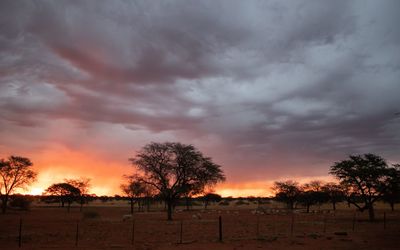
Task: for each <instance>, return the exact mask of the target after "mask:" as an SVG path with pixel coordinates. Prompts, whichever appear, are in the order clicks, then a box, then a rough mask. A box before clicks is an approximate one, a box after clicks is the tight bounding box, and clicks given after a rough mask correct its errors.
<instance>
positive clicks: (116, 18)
mask: <svg viewBox="0 0 400 250" xmlns="http://www.w3.org/2000/svg"><path fill="white" fill-rule="evenodd" d="M399 9H400V3H399V1H395V0H393V1H386V0H385V1H379V2H377V1H361V0H360V1H347V0H346V1H295V2H294V1H200V2H199V1H7V0H6V1H1V2H0V110H1V111H0V137H1V138H2V139H1V143H0V154H1V156H2V157H4V156H6V155H7V154H11V153H13V154H24V155H26V156H29V157H31V158H32V159H33V160H34V162H35V163H37V164H36V165H37V166H38V169H40V170H41V171H42V172H43V174H42V177H41V178H42V179H43V181H42V183H45V181H44V179H46V178H47V177H46V176H51V175H52V174H51V173H53V176H55V174H54V173H58V175H59V176H65V175H72V176H79V175H88V176H89V177H90V176H91V177H92V178H94V179H97V181H95V182H94V184H95V185H97V186H98V189H97V190H100V189H99V188H100V187H99V186H103V188H104V187H106V189H103V190H102V191H99V192H103V193H111V194H113V193H115V192H118V190H117V189H118V185H119V184H118V182H119V181H120V179H119V178H120V176H121V175H122V174H123V173H128V172H129V171H132V169H131V168H130V167H129V164H128V162H127V160H126V159H127V158H128V157H130V156H132V155H133V154H134V152H135V150H137V149H139V148H140V147H141V146H143V145H144V144H146V143H148V142H150V141H167V140H172V141H181V142H183V143H192V144H194V145H195V146H197V147H199V148H200V149H201V150H202V151H204V152H205V153H206V154H207V155H209V156H211V157H213V158H214V159H215V161H216V162H218V163H220V164H221V165H222V166H223V168H224V170H225V172H226V173H227V178H228V183H226V184H224V186H223V187H224V188H226V189H227V190H228V189H229V188H232V187H233V186H234V185H235V187H237V188H238V187H243V188H244V189H248V190H252V191H254V190H255V189H262V188H265V187H263V185H264V184H262V183H266V184H265V186H266V185H267V183H268V182H270V181H271V180H274V179H279V178H292V179H295V178H308V177H313V176H315V177H316V176H326V175H327V172H328V167H329V166H330V164H331V163H332V162H333V161H336V160H340V159H342V158H344V157H346V155H348V154H351V153H367V152H373V153H377V154H380V155H382V156H384V157H385V158H386V159H388V160H389V161H390V162H396V161H397V162H398V161H400V156H399V154H398V153H399V152H400V133H399V132H398V131H400V98H399V93H400V82H399V79H400V30H399V29H398V27H397V26H398V25H397V24H398V23H400V17H399V15H398V10H399ZM35 160H36V161H35ZM110 169H112V170H110ZM55 178H56V177H55ZM57 178H58V177H57ZM60 178H61V177H60ZM107 178H108V179H109V180H108V183H109V184H106V183H107ZM47 179H48V178H47ZM46 183H47V182H46ZM100 183H101V185H100ZM249 183H254V186H251V184H249ZM43 185H44V184H43ZM249 185H250V186H249ZM107 188H108V189H107Z"/></svg>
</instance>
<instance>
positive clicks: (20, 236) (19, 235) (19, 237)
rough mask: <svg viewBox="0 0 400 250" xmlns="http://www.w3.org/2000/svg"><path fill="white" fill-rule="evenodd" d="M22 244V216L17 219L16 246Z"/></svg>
mask: <svg viewBox="0 0 400 250" xmlns="http://www.w3.org/2000/svg"><path fill="white" fill-rule="evenodd" d="M21 245H22V218H20V219H19V233H18V247H21Z"/></svg>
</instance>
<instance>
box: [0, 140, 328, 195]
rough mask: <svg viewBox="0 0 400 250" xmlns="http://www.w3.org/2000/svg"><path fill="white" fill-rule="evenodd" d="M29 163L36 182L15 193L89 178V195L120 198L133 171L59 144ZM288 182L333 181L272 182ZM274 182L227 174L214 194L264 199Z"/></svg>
mask: <svg viewBox="0 0 400 250" xmlns="http://www.w3.org/2000/svg"><path fill="white" fill-rule="evenodd" d="M22 155H26V154H22ZM3 157H4V156H3ZM28 157H29V156H28ZM115 158H117V157H115ZM121 158H122V157H121ZM31 160H32V161H33V162H34V169H35V170H36V171H37V172H38V177H37V180H36V182H34V183H32V184H31V185H30V186H29V187H28V188H27V189H26V190H16V193H24V194H32V195H41V194H42V193H43V192H44V191H45V189H46V188H47V187H49V186H50V185H52V184H54V183H58V182H63V181H64V179H75V178H80V177H85V178H90V179H91V182H90V183H91V187H90V190H89V193H90V194H96V195H98V196H101V195H108V196H114V195H116V194H118V195H121V194H122V193H121V191H120V185H121V184H122V183H123V177H122V176H123V175H124V174H131V173H133V172H134V168H132V167H131V166H130V165H129V162H128V160H127V158H125V159H119V160H118V159H117V160H116V159H104V156H103V155H102V154H101V153H100V152H97V153H96V152H92V151H89V150H88V149H86V150H85V149H82V150H79V151H78V150H72V149H70V148H67V147H65V146H62V145H59V144H58V145H51V147H50V146H49V147H48V148H47V149H45V150H42V151H41V152H40V154H35V157H32V158H31ZM289 179H290V180H294V181H297V182H299V183H305V182H309V181H311V180H321V181H325V182H328V181H334V179H333V177H331V176H310V177H293V176H285V177H281V178H278V179H276V180H277V181H282V180H289ZM274 181H275V180H268V179H265V180H264V181H253V182H243V181H242V182H240V181H238V182H232V181H230V180H229V175H228V181H227V182H225V183H221V184H219V185H218V186H216V187H215V193H218V194H220V195H221V196H223V197H228V196H232V197H247V196H255V197H268V196H272V195H273V192H272V190H271V186H272V185H273V182H274Z"/></svg>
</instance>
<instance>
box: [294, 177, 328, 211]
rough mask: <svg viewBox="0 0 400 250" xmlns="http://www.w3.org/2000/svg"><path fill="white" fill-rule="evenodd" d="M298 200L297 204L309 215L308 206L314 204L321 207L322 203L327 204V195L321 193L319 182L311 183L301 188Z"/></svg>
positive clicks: (320, 183)
mask: <svg viewBox="0 0 400 250" xmlns="http://www.w3.org/2000/svg"><path fill="white" fill-rule="evenodd" d="M298 199H299V202H300V203H301V204H303V205H304V206H305V207H306V209H307V213H309V212H310V206H312V205H315V204H318V205H321V204H322V203H324V202H327V201H328V195H327V194H326V193H325V192H323V191H322V182H321V181H311V182H310V183H306V184H304V185H303V186H302V187H301V192H300V195H299V198H298Z"/></svg>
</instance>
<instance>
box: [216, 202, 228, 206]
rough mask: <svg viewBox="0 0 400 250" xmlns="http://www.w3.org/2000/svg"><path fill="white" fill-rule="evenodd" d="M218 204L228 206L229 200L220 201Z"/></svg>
mask: <svg viewBox="0 0 400 250" xmlns="http://www.w3.org/2000/svg"><path fill="white" fill-rule="evenodd" d="M218 204H219V205H220V206H229V201H221V202H220V203H218Z"/></svg>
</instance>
